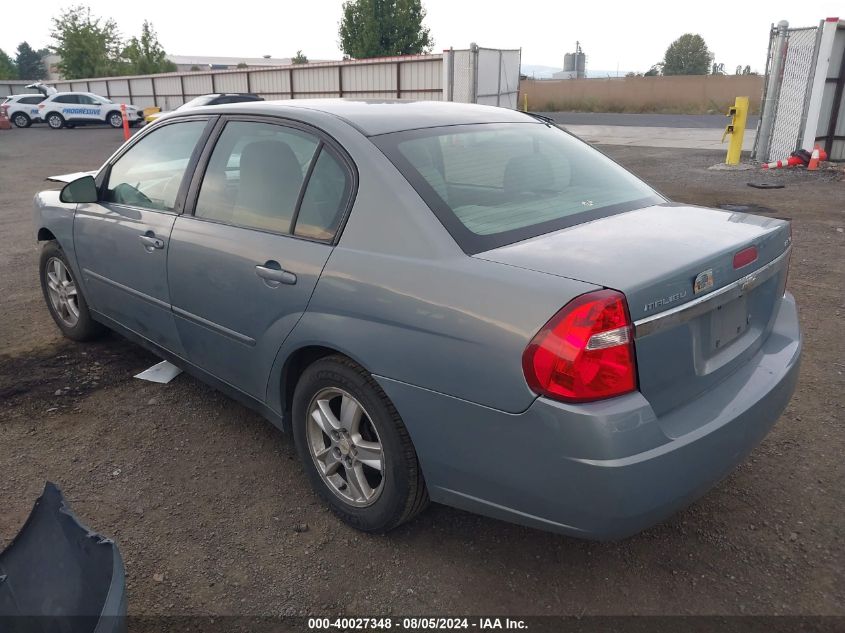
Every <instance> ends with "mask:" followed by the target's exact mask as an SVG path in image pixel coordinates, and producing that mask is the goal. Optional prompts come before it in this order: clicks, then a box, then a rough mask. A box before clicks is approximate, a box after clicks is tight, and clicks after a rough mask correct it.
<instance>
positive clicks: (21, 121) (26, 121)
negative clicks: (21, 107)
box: [12, 112, 32, 127]
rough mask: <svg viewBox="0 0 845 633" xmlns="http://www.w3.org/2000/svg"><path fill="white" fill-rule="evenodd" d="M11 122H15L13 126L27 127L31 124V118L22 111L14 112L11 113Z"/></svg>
mask: <svg viewBox="0 0 845 633" xmlns="http://www.w3.org/2000/svg"><path fill="white" fill-rule="evenodd" d="M12 123H14V124H15V127H29V126H30V125H32V119H30V118H29V116H27V115H26V114H25V113H23V112H15V114H13V115H12Z"/></svg>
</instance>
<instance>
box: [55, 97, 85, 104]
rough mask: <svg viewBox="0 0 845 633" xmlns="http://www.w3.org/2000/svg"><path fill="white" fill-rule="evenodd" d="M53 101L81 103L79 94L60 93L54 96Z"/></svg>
mask: <svg viewBox="0 0 845 633" xmlns="http://www.w3.org/2000/svg"><path fill="white" fill-rule="evenodd" d="M53 101H54V102H55V103H79V97H78V96H77V95H58V96H57V97H54V98H53Z"/></svg>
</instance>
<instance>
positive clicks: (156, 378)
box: [135, 360, 182, 385]
mask: <svg viewBox="0 0 845 633" xmlns="http://www.w3.org/2000/svg"><path fill="white" fill-rule="evenodd" d="M181 373H182V370H181V369H179V368H178V367H177V366H176V365H174V364H173V363H171V362H168V361H166V360H163V361H161V362H160V363H156V364H155V365H153V366H152V367H150V368H149V369H145V370H144V371H142V372H141V373H140V374H137V375H136V376H135V378H140V379H141V380H149V381H150V382H159V383H161V384H163V385H166V384H167V383H169V382H170V381H171V380H173V379H174V378H176V376H178V375H179V374H181Z"/></svg>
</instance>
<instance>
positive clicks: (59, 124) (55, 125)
mask: <svg viewBox="0 0 845 633" xmlns="http://www.w3.org/2000/svg"><path fill="white" fill-rule="evenodd" d="M44 120H45V121H46V122H47V125H48V126H49V127H50V129H51V130H61V129H62V128H63V127H64V126H65V118H64V117H63V116H62V115H61V114H59V113H58V112H51V113H50V114H48V115H47V116H46V117H45V118H44Z"/></svg>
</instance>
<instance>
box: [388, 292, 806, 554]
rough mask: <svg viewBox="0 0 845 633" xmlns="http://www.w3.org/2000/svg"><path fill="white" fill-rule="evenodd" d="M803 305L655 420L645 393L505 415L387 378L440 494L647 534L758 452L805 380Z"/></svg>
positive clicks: (477, 505)
mask: <svg viewBox="0 0 845 633" xmlns="http://www.w3.org/2000/svg"><path fill="white" fill-rule="evenodd" d="M800 357H801V335H800V331H799V328H798V316H797V312H796V309H795V301H794V299H793V298H792V297H791V295H787V296H786V297H785V298H784V300H783V301H782V302H781V307H780V309H779V312H778V315H777V317H776V320H775V324H774V328H773V330H772V333H771V335H770V336H769V337H768V339H767V340H766V342H765V343H764V345H763V347H762V348H761V349H760V351H759V352H758V353H757V354H756V355H755V356H754V357H753V358H752V359H751V360H750V361H749V362H748V363H747V364H745V365H744V366H742V367H741V368H740V369H738V370H737V371H736V372H734V374H732V375H731V376H730V377H728V378H727V379H725V380H724V381H723V382H721V383H719V384H718V385H717V386H716V387H715V388H714V389H712V390H710V391H709V392H707V393H706V394H704V395H703V396H702V397H699V398H697V399H696V400H694V401H691V402H689V403H688V404H685V405H683V406H681V407H677V408H676V409H674V410H672V411H670V412H668V413H666V414H664V415H662V416H661V417H657V416H656V415H655V414H654V411H653V410H652V408H651V406H650V405H649V403H648V401H647V400H646V399H645V398H644V397H643V396H642V394H640V393H634V394H629V395H627V396H622V397H619V398H614V399H612V400H608V401H605V402H599V403H591V404H583V405H566V404H562V403H558V402H554V401H551V400H547V399H544V398H538V399H537V400H536V401H535V402H534V403H533V404H532V405H531V407H529V409H528V410H526V411H525V412H523V413H520V414H507V413H504V412H501V411H497V410H493V409H488V408H485V407H482V406H479V405H477V404H473V403H469V402H466V401H463V400H458V399H456V398H451V397H449V396H445V395H442V394H439V393H435V392H431V391H427V390H424V389H420V388H417V387H413V386H410V385H407V384H404V383H399V382H395V381H392V380H389V379H385V378H379V382H380V383H381V385H382V386H383V388H384V389H385V391H386V392H387V394H388V396H390V398H391V399H392V400H393V402H394V404H395V405H396V407H397V409H398V411H399V413H400V415H402V417H403V420H404V421H405V424H406V426H407V427H408V430H409V432H410V434H411V437H412V439H413V441H414V445H415V447H416V448H417V454H418V456H419V458H420V462H421V465H422V467H423V472H424V474H425V477H426V481H427V484H428V487H429V492H430V494H431V497H432V499H433V500H435V501H439V502H442V503H446V504H448V505H453V506H456V507H460V508H463V509H467V510H470V511H473V512H478V513H480V514H486V515H489V516H493V517H496V518H500V519H504V520H507V521H513V522H516V523H522V524H526V525H531V526H534V527H539V528H541V529H547V530H553V531H558V532H563V533H567V534H571V535H575V536H582V537H585V538H595V539H615V538H622V537H625V536H629V535H631V534H634V533H636V532H638V531H640V530H642V529H645V528H647V527H649V526H651V525H653V524H655V523H657V522H659V521H661V520H663V519H665V518H666V517H668V516H670V515H672V514H673V513H675V512H676V511H677V510H679V509H681V508H683V507H684V506H686V505H688V504H689V503H690V502H692V501H693V500H695V499H696V498H698V497H700V496H701V495H702V494H704V493H705V492H706V491H707V490H709V489H710V488H711V487H712V486H713V485H715V484H716V483H717V482H718V481H719V480H720V479H722V478H723V477H725V476H726V475H727V474H728V473H730V472H731V471H732V470H733V469H734V468H735V467H736V466H737V464H738V463H739V462H740V461H742V459H744V458H745V456H746V455H747V454H748V453H749V452H750V451H751V450H752V449H753V448H754V447H756V446H757V445H758V444H759V443H760V441H761V440H762V439H763V438H764V437H765V435H766V434H767V433H768V432H769V430H770V429H771V427H772V426H773V425H774V423H775V422H776V421H777V419H778V417H779V416H780V414H781V413H782V412H783V410H784V408H785V407H786V405H787V404H788V402H789V399H790V397H791V396H792V393H793V391H794V389H795V385H796V382H797V380H798V370H799V364H800Z"/></svg>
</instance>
